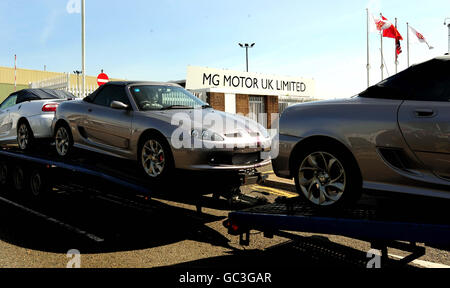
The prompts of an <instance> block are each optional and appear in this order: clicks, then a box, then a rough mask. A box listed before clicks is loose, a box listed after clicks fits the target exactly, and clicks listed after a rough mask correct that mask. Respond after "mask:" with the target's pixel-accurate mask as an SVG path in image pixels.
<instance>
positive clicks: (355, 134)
mask: <svg viewBox="0 0 450 288" xmlns="http://www.w3.org/2000/svg"><path fill="white" fill-rule="evenodd" d="M279 150H280V151H279V156H278V158H277V159H274V160H273V161H272V162H273V163H272V164H273V168H274V172H275V173H276V175H278V176H280V177H284V178H295V182H296V186H297V191H298V193H299V194H300V195H301V196H302V197H304V198H305V199H306V200H307V201H308V202H309V203H310V204H313V205H315V206H322V207H324V206H328V207H333V206H335V207H338V206H341V205H344V204H350V203H353V202H354V201H355V200H356V199H358V196H359V195H360V193H361V191H362V189H370V190H376V191H388V192H398V193H406V194H416V195H422V196H432V197H440V198H447V199H448V198H450V57H449V56H443V57H439V58H435V59H432V60H430V61H427V62H424V63H421V64H418V65H414V66H412V67H410V68H408V69H406V70H404V71H402V72H400V73H398V74H396V75H394V76H392V77H390V78H388V79H386V80H384V81H382V82H380V83H378V84H376V85H375V86H372V87H370V88H368V89H367V90H366V91H364V92H362V93H361V94H359V95H357V96H355V97H353V98H350V99H343V100H334V101H319V102H311V103H306V104H299V105H294V106H291V107H289V108H287V109H286V110H285V112H284V113H283V114H282V116H281V117H280V149H279Z"/></svg>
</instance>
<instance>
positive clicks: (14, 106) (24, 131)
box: [0, 89, 74, 150]
mask: <svg viewBox="0 0 450 288" xmlns="http://www.w3.org/2000/svg"><path fill="white" fill-rule="evenodd" d="M71 98H74V96H73V95H72V94H71V93H69V92H66V91H61V90H51V89H24V90H20V91H17V92H14V93H12V94H11V95H9V96H8V97H7V98H6V99H5V101H3V103H2V104H1V105H0V144H17V145H18V146H19V148H20V149H21V150H29V149H30V148H32V147H33V144H34V142H36V141H37V140H47V139H48V140H50V139H52V138H53V134H52V129H51V128H52V122H53V118H54V117H55V111H56V107H58V105H59V104H60V103H61V102H63V101H67V100H69V99H71ZM49 142H50V141H49Z"/></svg>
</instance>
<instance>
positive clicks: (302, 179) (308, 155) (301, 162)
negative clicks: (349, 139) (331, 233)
mask: <svg viewBox="0 0 450 288" xmlns="http://www.w3.org/2000/svg"><path fill="white" fill-rule="evenodd" d="M294 177H295V184H296V187H297V191H298V193H299V194H300V196H301V197H302V198H304V199H305V200H306V201H307V202H308V203H309V204H312V205H313V206H315V207H328V208H331V207H343V206H349V205H352V204H354V202H356V200H357V199H358V198H359V196H360V192H361V181H360V176H359V173H358V170H357V167H355V165H354V163H353V162H352V160H351V159H349V157H348V155H346V153H344V152H343V151H342V150H340V149H335V148H330V147H327V146H325V145H324V146H315V147H314V149H307V150H305V151H304V153H302V155H301V157H299V159H298V162H297V164H296V166H295V174H294Z"/></svg>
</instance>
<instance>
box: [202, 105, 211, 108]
mask: <svg viewBox="0 0 450 288" xmlns="http://www.w3.org/2000/svg"><path fill="white" fill-rule="evenodd" d="M208 108H212V106H211V105H208V104H205V105H202V109H208Z"/></svg>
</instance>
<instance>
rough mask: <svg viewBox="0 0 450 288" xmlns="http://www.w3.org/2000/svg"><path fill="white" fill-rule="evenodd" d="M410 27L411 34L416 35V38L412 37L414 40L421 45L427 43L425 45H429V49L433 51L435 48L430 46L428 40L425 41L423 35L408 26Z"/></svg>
mask: <svg viewBox="0 0 450 288" xmlns="http://www.w3.org/2000/svg"><path fill="white" fill-rule="evenodd" d="M408 27H409V34H411V35H414V36H412V38H413V39H415V40H416V41H417V42H419V43H425V44H427V46H428V48H429V49H433V47H432V46H430V45H429V44H428V42H427V40H426V39H425V37H423V35H422V34H420V33H419V32H418V31H417V30H416V29H414V28H413V27H411V26H408Z"/></svg>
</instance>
